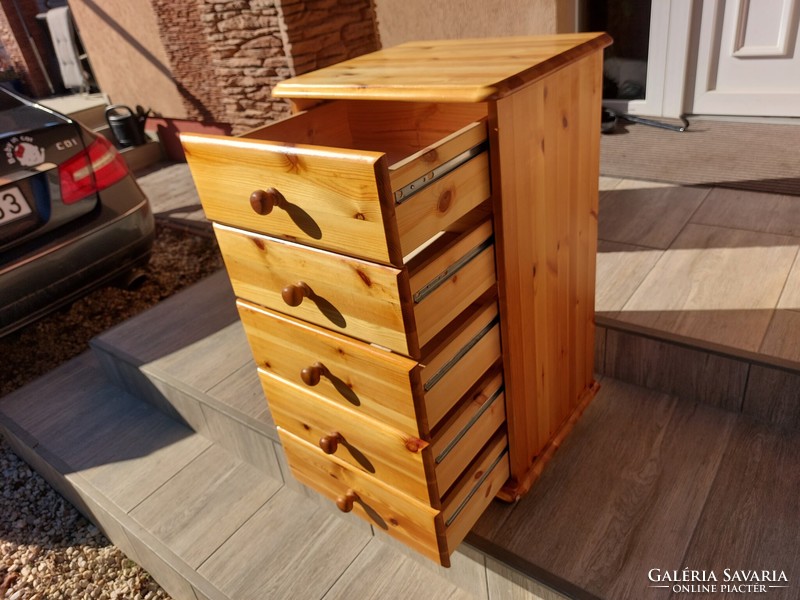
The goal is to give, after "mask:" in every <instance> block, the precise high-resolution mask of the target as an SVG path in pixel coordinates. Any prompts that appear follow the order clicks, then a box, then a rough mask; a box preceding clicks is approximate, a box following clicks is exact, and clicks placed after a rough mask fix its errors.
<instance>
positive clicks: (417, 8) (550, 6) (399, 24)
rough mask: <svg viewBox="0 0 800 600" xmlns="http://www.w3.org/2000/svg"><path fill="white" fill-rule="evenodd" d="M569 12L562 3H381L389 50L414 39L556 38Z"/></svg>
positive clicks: (483, 0) (382, 29)
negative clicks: (527, 36) (545, 35)
mask: <svg viewBox="0 0 800 600" xmlns="http://www.w3.org/2000/svg"><path fill="white" fill-rule="evenodd" d="M567 7H568V4H567V3H562V2H560V1H559V0H448V1H447V2H430V1H427V0H376V11H377V15H378V29H379V32H380V36H381V42H382V43H383V46H384V47H389V46H396V45H397V44H401V43H403V42H408V41H412V40H437V39H453V38H468V37H491V36H508V35H538V34H547V33H556V31H557V30H558V28H559V25H561V24H560V23H559V18H558V17H559V12H560V11H562V12H563V9H565V8H567ZM561 16H562V21H563V16H564V15H563V14H562V15H561ZM567 26H568V25H567V24H564V25H561V29H562V30H564V29H565V28H566V27H567Z"/></svg>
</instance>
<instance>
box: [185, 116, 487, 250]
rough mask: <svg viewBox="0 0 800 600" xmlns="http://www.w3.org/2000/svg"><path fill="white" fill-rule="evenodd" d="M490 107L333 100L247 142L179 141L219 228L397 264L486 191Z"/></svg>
mask: <svg viewBox="0 0 800 600" xmlns="http://www.w3.org/2000/svg"><path fill="white" fill-rule="evenodd" d="M485 115H486V106H485V105H484V104H464V105H458V104H454V105H445V104H429V103H409V102H370V101H352V100H349V101H338V102H330V103H327V104H323V105H321V106H318V107H315V108H313V109H311V110H310V111H308V112H304V113H300V114H298V115H296V116H294V117H291V118H289V119H287V120H285V121H281V122H279V123H276V124H274V125H269V126H266V127H263V128H261V129H257V130H254V131H252V132H250V133H248V134H246V135H245V136H243V137H239V138H231V137H223V136H211V135H199V134H184V135H182V136H181V141H182V143H183V146H184V149H185V151H186V158H187V161H188V163H189V166H190V168H191V171H192V177H193V178H194V181H195V185H196V186H197V190H198V193H199V194H200V199H201V201H202V203H203V208H204V210H205V212H206V215H207V217H208V218H209V219H211V220H212V221H217V222H219V223H224V224H228V225H233V226H236V227H241V228H243V229H248V230H250V231H255V232H258V233H266V234H269V235H272V236H276V237H280V238H283V239H287V240H291V241H298V242H301V243H304V244H308V245H311V246H315V247H318V248H323V249H327V250H334V251H338V252H343V253H345V254H349V255H352V256H356V257H359V258H366V259H369V260H374V261H377V262H382V263H385V264H393V265H396V266H401V265H402V264H403V256H404V255H406V254H408V253H410V252H411V251H413V250H414V249H415V248H417V247H418V246H419V245H421V244H422V243H424V242H425V241H427V240H428V239H429V238H430V237H432V236H433V235H435V234H436V233H437V232H439V231H442V230H444V229H447V228H448V226H449V225H450V224H452V223H453V222H455V221H457V220H458V219H459V218H460V217H461V216H463V215H464V214H466V213H467V212H469V211H470V210H471V209H472V208H474V207H475V206H477V205H479V204H480V203H481V202H483V201H484V200H486V199H487V198H488V197H489V195H490V187H489V160H488V153H487V151H486V139H487V137H486V136H487V133H486V121H485V118H484V117H485Z"/></svg>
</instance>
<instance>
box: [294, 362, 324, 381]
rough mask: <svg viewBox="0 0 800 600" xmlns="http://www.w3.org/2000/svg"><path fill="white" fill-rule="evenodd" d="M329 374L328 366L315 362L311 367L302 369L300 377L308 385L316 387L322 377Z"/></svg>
mask: <svg viewBox="0 0 800 600" xmlns="http://www.w3.org/2000/svg"><path fill="white" fill-rule="evenodd" d="M327 376H328V368H327V367H326V366H325V365H323V364H322V363H321V362H315V363H314V364H313V365H311V366H310V367H306V368H305V369H303V370H302V371H300V379H302V380H303V383H305V384H306V385H308V386H311V387H314V386H315V385H317V384H318V383H319V379H320V377H327Z"/></svg>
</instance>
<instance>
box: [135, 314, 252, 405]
mask: <svg viewBox="0 0 800 600" xmlns="http://www.w3.org/2000/svg"><path fill="white" fill-rule="evenodd" d="M252 363H253V355H252V354H251V352H250V346H249V345H248V343H247V338H246V336H245V333H244V328H243V327H242V324H241V322H239V321H237V322H235V323H232V324H230V325H227V326H225V327H223V328H222V329H220V330H219V331H215V332H213V333H211V334H209V335H207V336H206V337H204V338H203V339H200V340H197V341H195V342H193V343H191V344H187V345H185V346H183V347H181V348H179V349H177V350H175V351H174V352H172V353H171V354H167V355H165V356H162V357H161V358H159V359H158V360H156V361H153V362H150V363H148V365H147V368H148V370H150V371H152V372H156V373H165V374H168V375H170V376H172V377H174V378H176V379H178V380H179V381H181V382H182V383H184V384H186V385H187V386H190V387H192V388H194V389H198V390H200V391H202V392H205V391H208V390H210V389H211V388H213V387H214V386H215V385H217V384H218V383H219V382H220V381H222V380H223V379H224V378H225V377H227V376H228V375H229V374H230V373H233V372H234V371H236V370H238V369H239V368H241V367H243V366H244V365H248V364H252Z"/></svg>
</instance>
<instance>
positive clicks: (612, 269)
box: [595, 240, 664, 314]
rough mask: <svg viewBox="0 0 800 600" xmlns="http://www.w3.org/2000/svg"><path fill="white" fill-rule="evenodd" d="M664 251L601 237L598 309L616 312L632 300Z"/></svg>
mask: <svg viewBox="0 0 800 600" xmlns="http://www.w3.org/2000/svg"><path fill="white" fill-rule="evenodd" d="M663 253H664V251H663V250H654V249H652V248H644V247H642V246H633V245H630V244H620V243H617V242H607V241H605V240H599V241H598V243H597V283H596V287H595V311H596V312H597V313H598V314H604V313H609V314H613V313H616V312H617V311H618V310H620V309H621V308H622V307H623V306H625V303H626V302H627V301H628V300H629V299H630V297H631V296H632V295H633V293H634V292H635V291H636V288H638V287H639V284H641V283H642V281H644V279H645V277H647V274H648V273H649V272H650V270H651V269H652V268H653V266H655V264H656V263H657V262H658V259H659V258H661V256H662V254H663Z"/></svg>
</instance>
